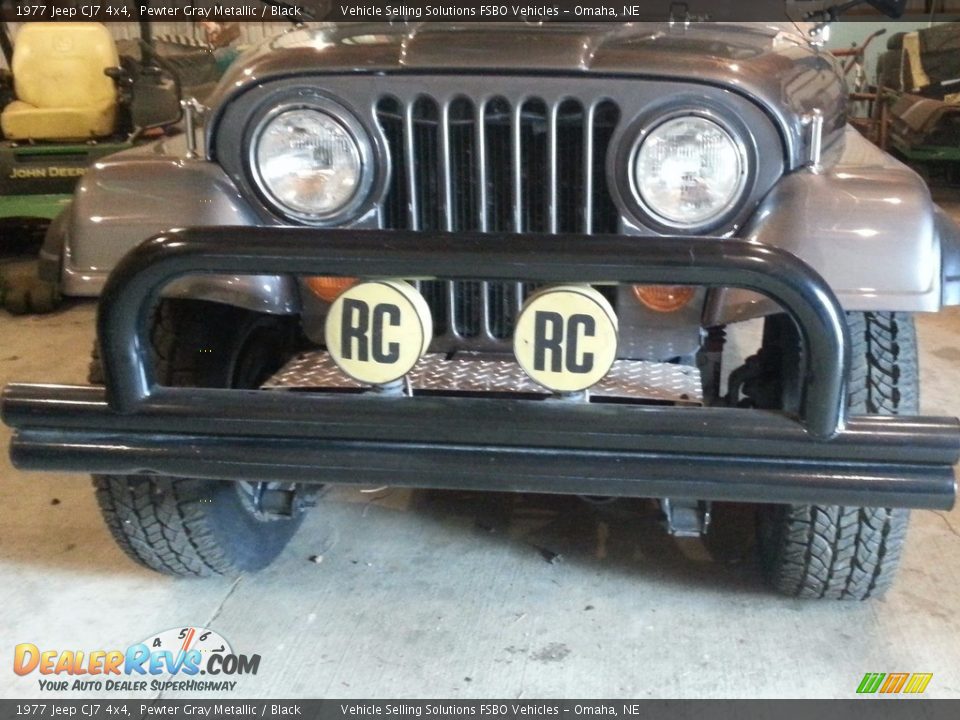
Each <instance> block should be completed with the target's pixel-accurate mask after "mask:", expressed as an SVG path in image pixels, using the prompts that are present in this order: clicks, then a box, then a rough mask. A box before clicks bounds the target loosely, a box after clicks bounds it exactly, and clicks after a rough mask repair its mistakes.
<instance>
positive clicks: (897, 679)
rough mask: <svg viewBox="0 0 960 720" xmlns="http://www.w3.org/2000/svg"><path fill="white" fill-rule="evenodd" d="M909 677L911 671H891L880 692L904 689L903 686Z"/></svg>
mask: <svg viewBox="0 0 960 720" xmlns="http://www.w3.org/2000/svg"><path fill="white" fill-rule="evenodd" d="M908 677H910V673H890V674H889V675H887V680H886V682H884V683H883V687H881V688H880V692H881V693H898V692H900V691H901V690H902V689H903V686H904V685H905V684H906V682H907V678H908Z"/></svg>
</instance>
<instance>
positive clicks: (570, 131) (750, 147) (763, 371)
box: [3, 23, 960, 598]
mask: <svg viewBox="0 0 960 720" xmlns="http://www.w3.org/2000/svg"><path fill="white" fill-rule="evenodd" d="M219 87H220V89H219V92H218V95H217V98H216V102H215V103H214V104H213V109H212V110H211V112H210V114H209V116H208V121H207V124H206V130H205V143H206V144H205V148H204V151H203V153H202V154H201V156H200V157H199V158H193V159H190V158H186V159H185V158H184V157H182V156H179V155H176V154H171V153H172V151H170V150H169V149H168V146H167V145H164V144H162V143H161V144H158V145H155V146H153V147H150V148H148V149H146V150H139V151H132V152H128V153H125V154H122V155H120V156H117V157H116V159H115V160H108V161H105V162H103V163H102V164H100V165H98V167H96V168H95V169H93V170H91V171H90V172H88V173H87V175H86V176H85V177H84V179H83V182H82V184H81V186H80V189H79V190H78V192H77V195H76V197H75V200H74V203H73V209H72V214H71V215H70V216H69V217H67V218H66V219H64V220H63V221H62V222H61V223H60V227H61V230H60V231H61V232H63V233H65V244H66V248H67V250H66V252H65V257H66V262H67V266H66V267H65V268H64V272H65V273H68V274H69V277H70V279H71V281H72V282H74V283H83V282H86V283H88V284H89V286H90V288H91V292H98V291H99V290H100V289H101V287H102V290H103V291H102V298H101V306H100V315H99V320H98V323H99V356H98V359H97V360H96V366H95V368H94V370H95V373H96V374H97V375H99V373H100V370H101V363H102V378H103V380H104V381H105V387H99V386H97V385H96V384H95V385H93V386H89V387H68V386H47V385H13V386H10V387H8V388H7V389H6V391H5V395H4V398H3V415H4V419H5V421H6V422H7V423H8V424H10V425H12V426H13V427H14V428H16V433H15V435H14V438H13V441H12V449H11V452H12V457H13V460H14V462H15V464H16V465H17V466H18V467H20V468H24V469H35V470H36V469H46V470H82V471H88V472H92V473H94V476H95V484H96V492H97V497H98V499H99V502H100V505H101V507H102V509H103V513H104V516H105V518H106V521H107V524H108V525H109V527H110V529H111V531H112V532H113V534H114V536H115V538H116V540H117V542H118V543H119V544H120V545H121V546H122V547H123V548H124V550H126V552H127V553H128V554H129V555H130V556H131V557H133V558H134V559H135V560H137V561H138V562H141V563H143V564H145V565H148V566H150V567H152V568H155V569H157V570H160V571H165V572H171V573H176V574H183V575H204V574H208V573H231V572H237V571H243V570H249V569H255V568H258V567H261V566H263V565H265V564H266V563H268V562H269V561H270V560H271V559H273V558H274V557H275V556H276V555H277V553H279V552H280V550H281V549H282V547H283V546H284V544H285V543H286V542H287V540H288V539H289V538H290V536H291V535H292V533H293V532H294V531H295V530H296V529H297V527H298V526H299V524H300V521H301V518H302V512H303V509H304V508H305V507H306V506H308V505H310V504H312V503H311V502H310V489H311V488H312V487H315V486H316V484H317V483H344V482H346V483H360V482H362V483H377V484H383V483H389V484H391V485H408V486H416V487H435V488H464V489H474V490H512V491H530V492H553V493H579V494H584V495H603V496H637V497H650V498H657V499H659V500H660V502H661V505H662V508H663V511H664V515H665V517H666V519H667V524H668V527H669V528H670V529H671V531H673V532H675V533H678V534H696V533H700V532H703V531H705V530H706V528H707V525H708V519H709V510H710V502H711V501H744V502H751V503H758V504H760V505H761V506H762V508H763V509H762V511H761V512H760V514H759V537H760V543H761V555H762V559H763V565H764V567H765V570H766V573H767V574H768V577H769V579H770V580H771V582H772V583H773V584H774V585H775V586H776V587H777V588H779V589H780V590H782V591H783V592H785V593H788V594H791V595H799V596H804V597H831V598H865V597H868V596H870V595H872V594H875V593H877V592H879V591H880V590H881V589H883V588H884V587H885V586H887V584H888V583H889V582H890V580H891V575H892V573H893V571H894V568H895V565H896V562H897V558H898V555H899V552H900V546H901V543H902V542H903V539H904V534H905V530H906V523H907V515H908V509H909V508H949V507H951V506H952V504H953V502H954V495H955V480H954V474H953V465H954V464H955V463H956V462H957V460H958V453H960V430H958V424H957V422H956V420H954V419H952V418H924V417H915V416H914V415H915V413H916V411H917V347H916V340H915V335H914V326H913V319H912V314H913V313H917V312H930V311H936V310H938V309H939V308H940V307H942V306H943V305H948V304H957V303H960V229H958V228H957V226H956V225H954V224H953V223H952V222H951V221H950V220H948V218H947V217H946V216H945V215H944V214H942V213H941V212H940V211H939V210H938V209H937V208H936V207H935V206H934V205H933V203H932V202H931V199H930V195H929V193H928V191H927V189H926V187H925V186H924V184H923V182H922V181H921V180H920V178H919V177H918V176H917V175H915V174H914V173H913V172H911V171H910V170H909V169H907V168H906V167H905V166H903V165H901V164H900V163H898V162H896V161H895V160H893V159H892V158H890V157H888V156H886V155H884V154H882V153H881V152H880V151H879V150H877V149H875V148H874V147H873V146H871V145H869V144H868V143H867V142H866V141H865V140H863V139H862V138H861V137H860V136H859V135H857V134H856V133H855V132H853V131H851V130H849V129H848V128H847V126H846V122H845V119H846V109H845V104H846V100H845V96H846V89H845V87H844V84H843V80H842V78H841V77H840V75H839V72H838V68H837V66H836V65H835V63H834V61H833V60H832V59H831V57H830V56H829V55H828V54H827V53H825V52H823V51H821V50H820V49H819V48H817V47H816V46H814V45H813V44H811V43H810V42H808V39H807V38H805V37H803V36H801V35H799V34H797V33H795V32H794V31H793V30H792V29H791V28H789V27H788V28H780V29H777V28H771V27H766V26H762V27H761V26H737V25H726V24H718V23H704V24H696V23H693V24H690V25H684V24H676V25H672V26H671V25H668V24H662V25H661V24H653V23H651V24H643V23H641V24H634V25H628V26H622V25H612V24H605V25H563V24H556V25H553V24H547V25H544V26H541V27H533V26H527V25H522V24H521V25H508V24H500V25H497V26H496V27H490V26H483V25H470V24H466V25H461V26H458V27H452V26H444V25H441V24H432V23H430V24H422V25H419V26H409V25H399V26H398V25H367V24H347V25H343V26H335V27H329V26H328V27H322V28H317V29H300V30H296V31H292V32H290V33H287V34H285V35H283V36H281V37H279V38H277V39H275V40H273V41H272V42H270V43H268V44H267V45H266V46H265V47H264V48H263V49H262V50H260V51H257V52H254V53H252V54H250V55H248V56H246V57H244V58H241V59H240V60H239V61H237V62H236V63H235V64H234V65H233V66H232V67H231V69H230V70H229V72H228V74H227V76H226V77H225V78H224V79H223V81H222V83H221V85H220V86H219ZM170 227H180V228H185V229H181V230H171V231H166V229H167V228H170ZM161 231H164V232H161ZM158 232H159V233H161V234H159V235H156V233H158ZM151 235H156V236H155V237H153V238H152V239H148V240H147V241H145V242H143V243H142V244H139V245H137V244H138V243H140V242H141V241H143V240H144V239H145V238H150V236H151ZM94 237H96V239H97V243H98V244H99V245H98V250H97V252H100V253H105V252H108V251H107V250H106V249H105V248H112V250H110V252H113V253H114V254H115V257H119V256H120V255H122V254H123V252H124V251H126V250H127V249H128V248H129V247H130V246H133V245H137V246H136V248H135V249H133V250H132V251H130V252H129V253H128V254H126V255H125V257H123V259H122V261H120V262H119V264H118V265H117V267H116V268H115V270H114V271H113V272H112V273H111V274H110V276H109V278H106V277H105V274H104V273H102V272H98V270H97V267H98V266H99V267H103V266H105V265H107V266H109V265H110V264H111V262H113V261H115V260H110V259H109V258H106V259H104V258H100V259H99V260H98V261H96V262H94V261H91V262H89V264H87V265H84V263H85V262H87V261H88V260H89V259H90V258H91V257H92V253H93V250H92V244H91V243H90V240H91V239H92V238H94ZM85 243H86V244H85ZM104 283H105V285H104ZM761 317H763V318H765V330H764V333H763V344H762V347H761V348H760V350H759V352H758V353H757V354H756V355H754V356H753V357H751V358H749V359H748V360H747V361H746V363H745V364H744V365H742V366H741V367H738V368H722V367H721V363H720V360H721V355H722V352H721V351H722V348H723V341H724V327H725V326H727V325H728V324H731V323H736V322H740V321H744V320H748V319H756V318H761ZM722 388H726V390H725V391H724V390H722Z"/></svg>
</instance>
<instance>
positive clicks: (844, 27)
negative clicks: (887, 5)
mask: <svg viewBox="0 0 960 720" xmlns="http://www.w3.org/2000/svg"><path fill="white" fill-rule="evenodd" d="M942 24H943V23H939V22H930V21H929V20H928V21H916V22H911V21H908V20H904V21H900V20H897V21H894V20H888V21H886V22H839V23H834V25H833V27H831V28H830V42H829V43H828V44H827V47H828V48H830V49H831V50H840V49H846V48H849V47H851V46H852V45H854V44H856V45H860V44H861V43H862V42H863V41H864V40H866V39H867V37H868V36H869V35H870V34H871V33H873V32H876V31H877V30H879V29H880V28H886V29H887V34H886V35H883V36H881V37H878V38H877V39H876V40H874V41H873V42H872V43H870V47H869V48H868V49H867V55H866V68H867V77H868V78H869V79H870V81H871V82H872V81H873V79H874V77H875V76H876V69H877V58H878V57H880V55H881V53H883V52H884V51H885V50H886V49H887V38H889V37H890V36H891V35H893V34H894V33H898V32H913V31H914V30H920V29H922V28H928V27H930V26H932V25H942Z"/></svg>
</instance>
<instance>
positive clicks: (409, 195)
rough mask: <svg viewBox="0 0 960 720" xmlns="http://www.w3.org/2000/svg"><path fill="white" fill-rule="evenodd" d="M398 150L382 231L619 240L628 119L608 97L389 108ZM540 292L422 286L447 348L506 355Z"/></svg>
mask: <svg viewBox="0 0 960 720" xmlns="http://www.w3.org/2000/svg"><path fill="white" fill-rule="evenodd" d="M376 112H377V119H378V122H379V124H380V128H381V130H382V132H383V135H384V139H385V141H386V144H387V147H388V149H389V152H390V158H391V166H390V177H389V179H388V181H389V186H388V192H387V195H386V198H385V201H384V203H383V205H382V207H381V226H382V227H384V228H387V229H396V230H424V231H430V230H432V231H436V230H446V231H450V232H457V231H465V230H474V231H480V232H519V233H563V232H572V233H584V234H596V233H615V232H617V231H618V229H619V221H620V218H619V213H618V212H617V209H616V206H615V205H614V203H613V200H612V199H611V196H610V191H609V188H608V186H607V178H606V156H607V148H608V146H609V144H610V138H611V137H612V135H613V132H614V129H615V127H616V124H617V121H618V120H619V117H620V112H619V109H618V107H617V105H616V104H615V103H614V102H612V101H610V100H606V99H594V100H589V101H586V100H580V99H574V98H566V99H562V100H559V101H553V102H548V101H545V100H542V99H539V98H535V97H523V98H517V99H514V100H510V99H507V98H506V97H493V98H489V99H486V100H484V101H480V102H474V101H473V100H471V99H469V98H467V97H464V96H455V97H452V98H451V99H449V100H445V101H438V100H437V99H434V98H432V97H427V96H425V95H419V96H416V97H414V98H410V99H408V100H400V99H398V98H396V97H394V96H392V95H391V96H385V97H382V98H380V100H379V101H378V103H377V106H376ZM532 288H533V286H532V285H530V284H524V283H509V284H507V283H487V282H482V281H456V282H446V281H444V282H440V281H430V282H422V283H420V290H421V292H422V293H423V294H424V296H425V297H426V298H427V301H428V303H429V304H430V306H431V310H432V311H433V313H434V323H435V334H436V335H437V342H436V343H435V345H436V346H437V349H452V348H470V349H500V348H502V347H503V346H504V344H505V342H506V341H507V340H508V339H509V338H510V336H511V334H512V331H513V323H514V320H515V318H516V315H517V312H518V311H519V309H520V306H521V305H522V303H523V300H524V298H525V297H526V295H528V294H529V292H530V291H531V289H532Z"/></svg>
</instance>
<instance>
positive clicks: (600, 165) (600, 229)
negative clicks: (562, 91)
mask: <svg viewBox="0 0 960 720" xmlns="http://www.w3.org/2000/svg"><path fill="white" fill-rule="evenodd" d="M592 119H593V123H592V126H591V127H590V128H588V130H589V132H590V136H591V137H592V145H593V152H592V158H591V161H590V165H589V167H590V174H591V177H592V191H591V192H588V193H587V194H586V195H585V197H584V202H585V203H589V204H591V206H592V207H591V210H592V216H593V217H592V222H591V223H590V225H591V226H590V227H587V228H585V229H584V232H587V233H591V234H614V233H616V232H618V231H619V229H620V213H619V212H618V211H617V206H616V205H614V203H613V197H612V196H611V195H610V186H609V184H608V183H607V150H608V149H609V147H610V140H611V139H612V138H613V132H614V130H616V128H617V123H618V122H619V121H620V109H619V108H618V107H617V105H616V104H615V103H614V102H612V101H610V100H604V101H603V102H600V103H597V105H596V107H594V109H593V118H592Z"/></svg>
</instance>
